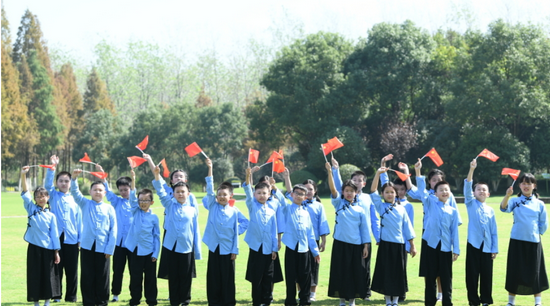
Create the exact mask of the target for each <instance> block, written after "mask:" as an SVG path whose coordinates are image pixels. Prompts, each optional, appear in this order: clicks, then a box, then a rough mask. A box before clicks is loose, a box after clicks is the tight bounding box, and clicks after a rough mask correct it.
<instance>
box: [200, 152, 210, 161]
mask: <svg viewBox="0 0 550 306" xmlns="http://www.w3.org/2000/svg"><path fill="white" fill-rule="evenodd" d="M201 153H202V155H204V157H206V158H207V159H208V156H206V154H204V151H201Z"/></svg>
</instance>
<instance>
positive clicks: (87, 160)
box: [79, 152, 92, 163]
mask: <svg viewBox="0 0 550 306" xmlns="http://www.w3.org/2000/svg"><path fill="white" fill-rule="evenodd" d="M79 162H83V163H91V162H92V160H91V159H90V157H89V156H88V153H86V152H84V157H82V158H81V159H80V160H79Z"/></svg>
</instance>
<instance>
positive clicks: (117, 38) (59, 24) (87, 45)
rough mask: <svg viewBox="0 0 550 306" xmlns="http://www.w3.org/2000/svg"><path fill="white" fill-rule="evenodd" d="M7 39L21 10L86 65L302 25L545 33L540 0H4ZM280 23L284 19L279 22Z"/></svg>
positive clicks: (546, 11) (547, 20) (548, 9)
mask: <svg viewBox="0 0 550 306" xmlns="http://www.w3.org/2000/svg"><path fill="white" fill-rule="evenodd" d="M2 2H3V6H4V9H5V10H6V13H7V16H8V19H9V22H10V30H11V33H12V36H13V37H14V38H15V35H16V33H17V27H18V26H19V23H20V18H21V16H22V15H23V13H24V12H25V10H26V9H27V8H28V9H30V10H31V12H32V13H33V14H35V15H37V16H38V19H39V21H40V23H41V27H42V31H43V32H44V37H45V38H46V40H47V42H48V45H50V46H51V47H54V48H62V49H63V50H67V51H70V52H73V53H75V54H78V55H79V56H81V57H83V58H85V59H86V58H87V57H89V56H91V54H92V48H93V46H94V45H95V44H96V43H97V42H98V41H99V40H101V39H107V40H108V41H111V42H122V43H124V42H126V41H128V40H147V41H150V42H156V43H159V44H160V45H165V44H172V45H174V44H177V45H179V46H181V47H182V48H183V49H184V51H185V52H187V53H191V54H193V53H198V52H200V51H201V50H205V49H211V48H215V49H216V50H217V51H219V52H221V53H224V52H231V50H232V49H234V48H236V47H238V45H239V44H242V43H244V42H246V41H247V40H248V39H249V38H254V39H257V40H260V41H262V40H263V41H265V40H268V39H270V37H271V36H270V35H269V33H270V28H271V29H272V28H276V27H284V26H288V25H289V24H291V23H302V24H303V26H304V30H305V32H306V33H314V32H317V31H319V30H324V31H334V32H339V33H341V34H343V35H345V36H347V37H348V38H351V39H356V38H358V37H365V36H366V33H367V30H368V29H370V28H371V27H372V26H373V25H374V24H376V23H379V22H396V23H402V22H403V21H404V20H406V19H410V20H412V21H413V22H415V23H416V24H417V25H418V26H421V27H423V28H425V29H427V30H428V31H430V32H435V31H436V30H437V29H439V28H448V27H452V28H454V29H459V30H463V29H465V27H466V25H467V24H468V23H469V24H471V25H472V26H474V27H476V28H478V29H481V30H485V29H486V28H487V25H488V23H489V22H491V21H493V20H495V19H497V18H503V19H504V20H506V21H511V22H524V23H525V22H533V23H540V24H544V25H545V26H546V28H547V29H549V31H550V1H548V0H544V1H542V0H523V1H519V0H481V1H470V0H463V1H459V0H454V1H453V0H437V1H436V0H432V1H428V0H417V1H411V0H366V1H347V0H340V1H334V0H333V1H327V0H317V1H300V0H292V1H286V0H284V1H265V0H264V1H251V0H236V1H206V0H203V1H189V0H178V1H175V0H172V1H167V0H155V1H147V0H132V1H127V0H94V1H91V0H4V1H2ZM285 16H286V17H285Z"/></svg>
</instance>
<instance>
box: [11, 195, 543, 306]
mask: <svg viewBox="0 0 550 306" xmlns="http://www.w3.org/2000/svg"><path fill="white" fill-rule="evenodd" d="M236 193H239V190H236ZM241 193H242V191H241ZM1 195H2V201H1V203H2V205H1V209H2V220H1V221H2V298H1V303H2V304H5V305H18V304H27V305H28V303H27V302H26V271H25V262H26V258H25V257H26V255H25V254H26V248H27V243H26V242H25V241H23V235H24V233H25V230H26V223H27V219H26V216H25V214H26V213H25V210H24V208H23V207H22V201H21V198H20V196H19V193H2V194H1ZM195 195H196V196H197V198H198V199H199V201H200V198H201V197H202V196H204V194H201V193H195ZM157 199H158V198H157ZM500 200H501V197H493V198H490V199H489V201H488V202H489V204H490V206H491V207H493V209H495V211H496V213H497V222H498V230H499V249H500V253H499V255H498V256H497V258H496V260H495V265H494V278H493V299H494V302H495V303H494V304H495V305H506V303H507V292H506V291H505V290H504V280H505V275H506V254H507V249H508V240H509V236H510V229H511V226H512V215H511V214H505V213H501V212H500V211H499V209H498V204H499V203H500ZM322 202H323V203H324V205H325V209H326V212H327V218H328V220H329V224H330V225H331V230H332V228H333V224H334V209H333V207H332V206H331V205H330V201H329V199H328V198H323V199H322ZM236 205H237V206H238V207H239V208H240V209H241V211H242V212H243V213H244V214H245V215H246V214H247V209H246V206H245V204H244V202H242V201H238V202H237V204H236ZM414 208H415V220H414V222H415V229H416V233H417V238H416V239H415V242H416V244H417V246H420V239H421V238H420V234H421V228H422V223H421V222H422V206H421V204H420V203H415V204H414ZM153 210H154V211H155V213H156V214H157V215H159V216H162V213H163V211H162V210H163V208H162V206H161V205H160V203H159V202H156V203H155V204H154V205H153ZM459 210H460V214H461V216H462V220H463V222H464V224H463V225H462V226H461V227H460V246H461V252H462V253H461V255H460V257H459V259H458V260H457V261H456V262H455V264H454V267H453V272H454V273H453V302H454V305H468V301H467V297H466V287H465V281H464V264H465V255H466V254H465V250H466V235H467V224H468V215H467V212H466V207H465V206H464V205H462V204H459ZM207 216H208V214H207V211H206V210H205V209H204V208H201V209H200V220H199V225H200V227H201V231H204V225H205V224H206V219H207ZM243 239H244V235H241V236H240V254H239V256H238V257H237V262H236V279H235V282H236V286H237V303H238V304H239V305H246V304H251V297H250V283H249V282H247V281H246V280H245V271H246V260H247V256H248V247H247V245H246V243H245V242H244V241H243ZM327 242H328V243H327V250H326V251H325V252H324V253H322V255H321V271H320V275H319V279H320V285H319V287H318V290H317V301H316V302H314V303H313V305H338V300H337V299H334V298H329V297H327V295H326V294H327V286H328V277H329V267H330V253H331V248H332V242H333V239H332V237H330V236H329V238H328V239H327ZM376 250H377V249H376V246H374V247H373V259H372V263H371V267H372V271H371V272H374V262H375V260H376ZM548 252H550V251H549V250H547V252H546V254H548ZM202 254H203V258H204V259H203V260H198V261H197V274H198V277H197V278H196V279H194V280H193V289H192V301H191V303H192V304H207V300H206V262H207V256H208V249H207V248H206V246H205V245H204V244H202ZM280 256H281V259H284V252H282V253H280ZM545 257H546V262H547V263H550V261H549V258H548V255H546V256H545ZM418 262H419V256H416V257H415V258H412V259H410V258H409V266H408V280H409V292H408V293H407V300H406V301H405V302H403V303H401V304H402V305H411V306H413V305H423V304H424V302H423V300H424V294H423V292H424V282H423V278H420V277H418V276H417V275H418ZM128 282H129V275H128V270H126V275H125V277H124V284H123V292H122V294H121V295H120V298H121V301H120V302H118V303H113V304H115V305H116V304H120V305H126V304H128V301H129V298H130V296H129V291H128ZM158 288H159V295H158V298H159V305H169V302H168V301H167V300H166V298H167V297H168V283H167V281H166V280H161V279H159V280H158ZM79 292H80V289H79ZM284 299H285V284H284V282H283V283H278V284H276V285H275V290H274V304H284ZM371 299H372V301H370V302H366V301H358V302H357V304H358V305H384V299H383V296H382V295H380V294H377V293H374V292H373V296H372V297H371ZM543 299H544V296H543ZM80 300H81V299H80V298H79V301H80ZM65 304H67V305H70V304H69V303H59V305H65ZM144 304H145V302H144V301H143V302H142V305H144ZM533 304H534V302H533V297H532V296H518V297H517V299H516V305H518V306H519V305H533Z"/></svg>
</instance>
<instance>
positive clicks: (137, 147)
mask: <svg viewBox="0 0 550 306" xmlns="http://www.w3.org/2000/svg"><path fill="white" fill-rule="evenodd" d="M136 149H138V150H139V151H140V152H141V154H145V152H143V151H142V150H141V149H140V148H138V146H136Z"/></svg>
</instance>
